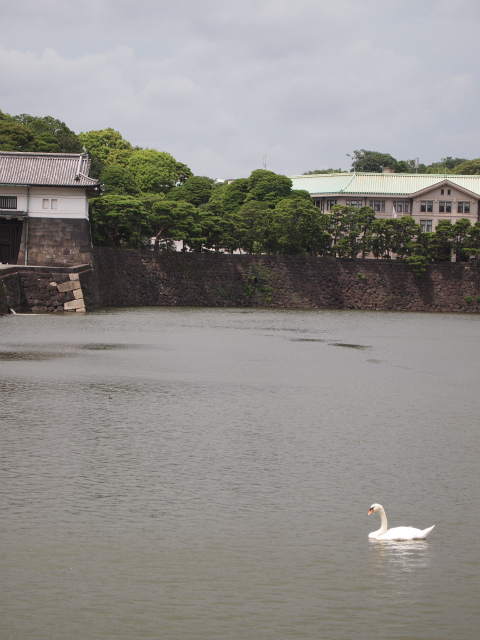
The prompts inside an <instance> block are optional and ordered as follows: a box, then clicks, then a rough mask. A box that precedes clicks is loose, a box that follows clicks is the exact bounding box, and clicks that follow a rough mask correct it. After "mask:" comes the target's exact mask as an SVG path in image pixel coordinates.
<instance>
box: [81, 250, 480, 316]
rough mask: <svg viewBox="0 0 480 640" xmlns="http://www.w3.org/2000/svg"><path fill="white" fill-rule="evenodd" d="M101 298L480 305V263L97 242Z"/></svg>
mask: <svg viewBox="0 0 480 640" xmlns="http://www.w3.org/2000/svg"><path fill="white" fill-rule="evenodd" d="M93 255H94V278H95V294H94V295H92V298H91V302H90V303H89V304H88V305H87V309H88V308H93V307H94V306H95V305H96V306H206V307H215V306H222V307H282V308H310V309H342V308H348V309H382V310H405V311H454V312H458V311H465V312H476V313H478V312H479V311H480V270H479V266H478V265H477V263H450V262H449V263H442V264H436V265H430V266H429V267H428V269H427V273H426V274H425V275H424V276H422V277H416V276H414V275H413V273H412V272H411V270H410V269H409V267H408V265H407V264H406V263H404V262H400V261H393V260H392V261H390V260H388V261H387V260H381V261H380V260H337V259H334V258H317V257H310V256H249V255H233V256H232V255H226V254H220V255H214V254H195V253H174V252H162V253H160V254H159V255H158V256H155V255H154V254H152V253H149V252H141V251H123V250H120V249H106V248H95V249H94V254H93Z"/></svg>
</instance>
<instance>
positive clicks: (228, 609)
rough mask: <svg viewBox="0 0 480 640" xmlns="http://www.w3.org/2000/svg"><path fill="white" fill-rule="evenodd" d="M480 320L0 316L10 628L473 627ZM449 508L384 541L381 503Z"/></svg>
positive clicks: (236, 639)
mask: <svg viewBox="0 0 480 640" xmlns="http://www.w3.org/2000/svg"><path fill="white" fill-rule="evenodd" d="M479 338H480V317H478V316H474V315H457V314H455V315H453V314H452V315H447V314H443V315H441V314H438V315H436V314H408V313H382V312H372V313H368V312H354V311H270V310H266V311H263V310H260V311H258V310H254V311H246V310H215V309H140V310H138V309H132V310H130V309H129V310H120V311H117V310H115V311H109V312H102V313H95V314H88V315H84V316H82V315H75V316H71V315H66V316H48V317H47V316H20V315H19V316H12V317H5V318H0V399H1V405H0V407H1V410H0V419H1V423H2V424H1V430H0V463H1V466H0V482H1V484H0V490H1V496H2V503H1V519H0V576H1V582H0V638H1V639H2V640H3V639H9V638H14V639H20V640H31V639H32V640H33V639H34V640H43V639H45V640H47V639H48V640H66V639H68V640H77V639H78V640H86V639H88V640H92V639H94V640H96V639H98V640H105V639H110V638H111V639H115V640H120V639H122V640H123V639H125V640H131V639H138V638H152V639H154V638H161V639H162V640H186V639H188V640H190V639H194V640H204V639H205V640H207V639H208V640H210V639H215V638H219V639H231V640H243V639H248V640H259V639H262V640H263V639H272V640H273V639H275V640H282V639H302V638H305V639H308V640H310V639H312V640H313V639H319V638H322V639H323V638H325V639H328V640H337V639H338V640H345V639H356V638H359V639H363V638H365V639H370V638H388V639H398V640H400V639H401V640H407V639H409V640H413V639H420V638H432V639H433V638H434V639H439V640H440V639H447V638H448V639H451V640H453V639H455V640H457V639H462V640H469V639H472V640H473V639H475V640H477V638H478V637H479V636H480V615H479V605H480V567H479V541H478V531H479V530H480V509H479V499H480V487H479V469H480V444H479V399H478V387H479V381H480V375H479V367H480V339H479ZM372 502H380V503H382V504H383V505H384V507H385V508H386V511H387V515H388V516H389V525H390V526H399V525H413V526H417V527H420V528H424V527H427V526H429V525H432V524H436V528H435V530H434V531H433V533H432V534H431V535H430V537H429V539H428V541H425V542H416V543H415V542H414V543H379V542H370V541H369V540H368V539H367V535H368V533H369V531H373V530H374V529H377V528H378V527H379V521H378V518H377V516H376V515H374V516H371V517H367V511H368V508H369V506H370V504H371V503H372Z"/></svg>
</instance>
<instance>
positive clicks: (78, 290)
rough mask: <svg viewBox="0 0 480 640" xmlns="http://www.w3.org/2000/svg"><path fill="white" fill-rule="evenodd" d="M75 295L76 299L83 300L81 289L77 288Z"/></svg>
mask: <svg viewBox="0 0 480 640" xmlns="http://www.w3.org/2000/svg"><path fill="white" fill-rule="evenodd" d="M73 295H74V298H75V300H83V291H82V290H81V289H75V291H74V292H73Z"/></svg>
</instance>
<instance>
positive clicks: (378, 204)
mask: <svg viewBox="0 0 480 640" xmlns="http://www.w3.org/2000/svg"><path fill="white" fill-rule="evenodd" d="M370 207H371V208H372V209H373V210H374V211H385V200H370Z"/></svg>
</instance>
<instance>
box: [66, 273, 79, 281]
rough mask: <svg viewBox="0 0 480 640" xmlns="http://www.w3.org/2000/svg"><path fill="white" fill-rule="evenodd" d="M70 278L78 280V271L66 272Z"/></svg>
mask: <svg viewBox="0 0 480 640" xmlns="http://www.w3.org/2000/svg"><path fill="white" fill-rule="evenodd" d="M68 276H69V278H70V280H80V274H79V273H69V274H68Z"/></svg>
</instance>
